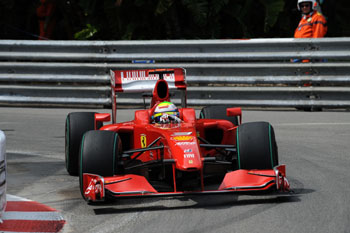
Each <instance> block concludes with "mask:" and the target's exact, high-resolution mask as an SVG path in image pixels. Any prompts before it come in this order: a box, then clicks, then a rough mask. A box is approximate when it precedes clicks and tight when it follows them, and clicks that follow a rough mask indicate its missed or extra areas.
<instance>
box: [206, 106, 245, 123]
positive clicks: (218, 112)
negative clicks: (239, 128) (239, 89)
mask: <svg viewBox="0 0 350 233" xmlns="http://www.w3.org/2000/svg"><path fill="white" fill-rule="evenodd" d="M227 108H229V106H222V105H217V106H207V107H204V108H202V110H201V112H200V115H199V118H201V119H221V120H228V121H230V122H232V123H233V124H234V125H238V117H237V116H234V117H230V116H227V114H226V109H227Z"/></svg>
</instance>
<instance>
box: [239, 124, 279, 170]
mask: <svg viewBox="0 0 350 233" xmlns="http://www.w3.org/2000/svg"><path fill="white" fill-rule="evenodd" d="M236 139H237V140H236V141H237V155H238V168H239V169H272V168H273V167H275V166H277V165H278V150H277V143H276V139H275V132H274V129H273V127H272V126H271V125H270V124H269V123H268V122H250V123H244V124H242V125H240V126H239V127H238V128H237V138H236Z"/></svg>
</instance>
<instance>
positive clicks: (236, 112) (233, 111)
mask: <svg viewBox="0 0 350 233" xmlns="http://www.w3.org/2000/svg"><path fill="white" fill-rule="evenodd" d="M226 115H227V116H230V117H233V116H238V117H239V124H240V125H241V124H242V109H241V108H227V109H226Z"/></svg>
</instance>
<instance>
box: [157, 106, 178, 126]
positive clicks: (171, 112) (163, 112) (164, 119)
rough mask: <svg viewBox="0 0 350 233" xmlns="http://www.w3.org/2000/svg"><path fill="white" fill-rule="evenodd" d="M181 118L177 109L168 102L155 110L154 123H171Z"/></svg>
mask: <svg viewBox="0 0 350 233" xmlns="http://www.w3.org/2000/svg"><path fill="white" fill-rule="evenodd" d="M179 116H180V113H179V110H178V109H177V107H176V106H175V105H174V104H173V103H171V102H168V101H164V102H161V103H159V104H158V105H157V107H156V108H155V110H154V113H153V116H152V121H153V122H154V123H170V122H171V121H175V120H174V119H178V118H179Z"/></svg>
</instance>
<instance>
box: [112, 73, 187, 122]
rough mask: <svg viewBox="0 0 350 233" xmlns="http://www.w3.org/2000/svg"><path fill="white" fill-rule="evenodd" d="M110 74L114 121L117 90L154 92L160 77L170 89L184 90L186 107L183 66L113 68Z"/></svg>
mask: <svg viewBox="0 0 350 233" xmlns="http://www.w3.org/2000/svg"><path fill="white" fill-rule="evenodd" d="M110 74H111V75H110V76H111V92H112V93H111V100H112V120H113V123H115V122H116V108H117V107H116V92H124V93H145V92H152V91H153V89H154V87H155V86H156V83H157V81H158V80H160V79H163V80H165V81H166V82H167V84H168V88H169V90H180V91H182V96H181V105H182V107H186V101H187V97H186V87H187V85H186V78H185V77H186V70H185V69H183V68H174V69H137V70H111V71H110Z"/></svg>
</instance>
